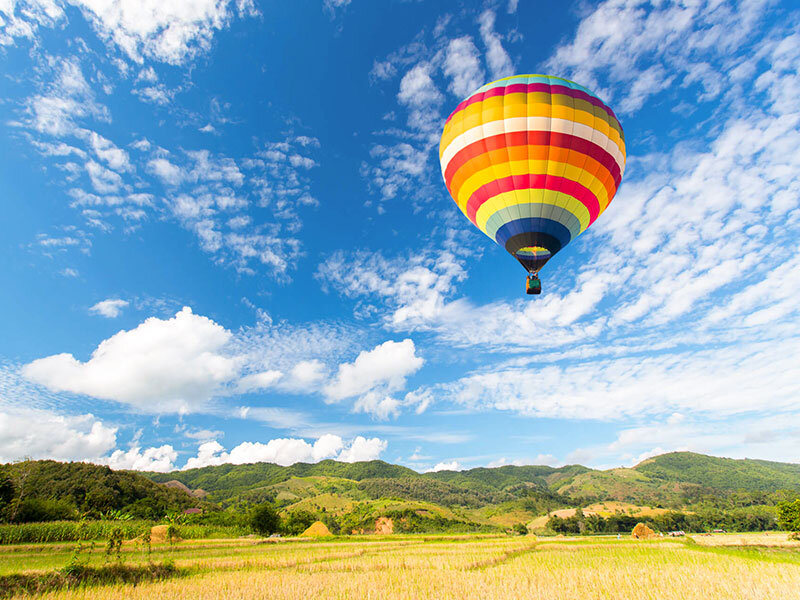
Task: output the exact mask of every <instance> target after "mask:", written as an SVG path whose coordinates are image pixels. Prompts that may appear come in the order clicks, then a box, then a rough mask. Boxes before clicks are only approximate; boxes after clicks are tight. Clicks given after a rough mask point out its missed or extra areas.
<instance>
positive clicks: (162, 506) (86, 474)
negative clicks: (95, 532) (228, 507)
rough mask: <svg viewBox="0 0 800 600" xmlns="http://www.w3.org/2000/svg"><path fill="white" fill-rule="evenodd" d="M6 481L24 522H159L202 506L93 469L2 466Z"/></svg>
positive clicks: (122, 474) (130, 477)
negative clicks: (117, 518) (109, 518)
mask: <svg viewBox="0 0 800 600" xmlns="http://www.w3.org/2000/svg"><path fill="white" fill-rule="evenodd" d="M0 478H2V479H3V480H4V481H6V482H7V483H8V484H10V487H11V488H13V492H14V495H15V496H16V499H17V500H18V502H17V503H16V504H15V505H14V508H13V510H14V512H15V514H16V517H17V518H19V519H21V520H51V519H55V518H73V517H76V516H79V515H83V516H89V517H97V516H101V515H104V514H105V513H108V512H109V511H118V510H123V509H124V510H125V511H127V512H128V514H130V515H131V516H133V517H138V518H157V517H160V516H161V515H164V514H166V513H168V512H175V511H182V510H184V509H186V508H191V507H197V506H200V505H202V502H201V501H200V500H198V499H197V498H194V497H192V496H191V495H189V494H186V493H185V492H183V491H181V490H179V489H174V488H170V487H165V486H163V485H158V484H157V483H155V482H153V481H151V480H149V479H148V478H146V477H144V476H143V475H141V474H140V473H135V472H130V471H113V470H112V469H110V468H108V467H104V466H100V465H94V464H89V463H60V462H56V461H53V460H37V461H24V462H19V463H15V464H11V465H2V467H0ZM0 504H2V503H0ZM0 509H3V507H2V506H0Z"/></svg>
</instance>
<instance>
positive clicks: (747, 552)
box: [44, 534, 800, 600]
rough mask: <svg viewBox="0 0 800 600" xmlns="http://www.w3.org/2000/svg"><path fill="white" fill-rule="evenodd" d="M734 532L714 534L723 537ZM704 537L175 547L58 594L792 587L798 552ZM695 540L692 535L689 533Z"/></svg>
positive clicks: (645, 593) (473, 593) (550, 598)
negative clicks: (136, 580) (136, 576)
mask: <svg viewBox="0 0 800 600" xmlns="http://www.w3.org/2000/svg"><path fill="white" fill-rule="evenodd" d="M725 537H729V538H730V539H732V540H733V539H735V538H736V537H737V536H715V537H714V538H707V539H722V538H725ZM738 537H740V538H741V537H747V539H752V540H757V539H758V538H759V537H767V538H772V537H774V538H775V540H774V541H775V543H776V544H777V543H778V541H779V540H778V538H782V540H783V544H781V545H782V546H783V548H779V549H778V548H770V549H763V548H762V549H759V548H757V547H755V542H753V544H750V545H749V546H747V548H746V549H743V550H739V549H735V548H709V547H704V546H696V545H691V544H686V543H682V542H676V541H671V540H655V541H634V540H630V539H627V540H620V541H617V540H616V539H608V538H604V539H598V538H561V539H549V540H539V541H536V539H535V538H533V537H515V538H489V539H487V538H466V539H448V538H442V539H432V538H427V539H426V538H417V537H408V538H390V539H385V540H381V541H376V540H374V539H373V540H371V541H365V540H359V539H355V540H352V541H346V542H342V541H338V542H310V543H281V544H259V545H255V544H248V545H242V546H231V547H230V548H228V549H227V550H226V551H227V555H225V556H213V557H197V558H196V559H194V561H193V559H192V557H191V553H188V552H187V553H186V554H185V556H184V555H182V556H181V557H180V559H179V560H178V561H177V562H178V564H179V566H185V567H190V568H191V569H192V572H193V574H191V575H189V576H188V577H185V578H181V579H175V580H171V581H166V582H160V583H149V584H144V585H139V586H137V587H135V588H133V587H122V586H113V587H105V588H91V589H84V590H74V591H63V592H59V593H53V594H49V595H46V596H44V598H52V599H58V600H67V599H73V598H74V599H77V598H87V599H90V600H112V599H113V600H116V599H117V598H123V597H124V598H131V599H142V600H145V599H147V600H150V599H166V598H178V599H187V600H188V599H192V600H195V599H197V600H200V599H212V598H213V599H217V598H220V599H231V600H233V599H242V600H244V599H248V600H249V599H251V598H265V599H266V598H275V599H296V598H321V599H344V598H358V599H361V598H364V599H375V600H400V599H403V600H406V599H408V600H411V599H414V600H424V599H445V598H447V599H450V598H453V599H459V600H461V599H464V600H472V599H474V600H479V599H480V600H500V599H510V598H513V599H517V598H526V599H527V598H531V599H539V598H541V599H547V600H559V599H565V600H566V599H569V600H573V599H581V600H584V599H585V600H601V599H603V600H611V599H613V600H628V599H630V600H634V599H635V600H640V599H641V600H647V599H653V600H655V599H659V600H662V599H663V600H684V599H686V598H692V599H693V598H703V599H709V600H724V599H734V598H735V599H741V598H747V599H748V600H749V599H753V600H757V599H762V598H763V599H768V598H769V599H773V598H797V597H800V592H799V591H798V590H800V552H797V551H795V550H792V549H791V548H792V545H788V544H787V543H786V536H785V535H778V534H770V535H769V536H738ZM698 542H701V539H698Z"/></svg>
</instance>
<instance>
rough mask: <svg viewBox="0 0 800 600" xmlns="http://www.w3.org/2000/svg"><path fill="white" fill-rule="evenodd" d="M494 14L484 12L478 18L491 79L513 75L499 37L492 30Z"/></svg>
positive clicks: (512, 69) (512, 67)
mask: <svg viewBox="0 0 800 600" xmlns="http://www.w3.org/2000/svg"><path fill="white" fill-rule="evenodd" d="M494 22H495V14H494V11H492V10H485V11H484V12H483V13H481V16H480V17H479V18H478V23H479V24H480V29H481V39H482V40H483V43H484V44H485V45H486V62H487V64H488V65H489V71H491V73H492V78H493V79H500V78H502V77H509V76H511V75H513V74H514V65H513V63H512V62H511V57H509V56H508V53H507V52H506V50H505V48H503V43H502V41H501V39H500V36H499V35H498V34H497V32H496V31H495V30H494Z"/></svg>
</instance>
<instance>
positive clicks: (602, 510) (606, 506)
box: [528, 500, 669, 529]
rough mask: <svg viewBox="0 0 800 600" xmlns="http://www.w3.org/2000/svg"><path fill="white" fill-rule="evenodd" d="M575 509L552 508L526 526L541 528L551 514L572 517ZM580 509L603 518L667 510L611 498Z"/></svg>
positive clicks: (636, 515)
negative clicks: (552, 509)
mask: <svg viewBox="0 0 800 600" xmlns="http://www.w3.org/2000/svg"><path fill="white" fill-rule="evenodd" d="M577 510H578V509H577V508H562V509H560V510H554V511H553V512H551V513H550V514H547V515H544V516H541V517H536V518H535V519H533V520H532V521H531V522H530V523H528V527H529V528H530V529H540V528H543V527H545V526H546V525H547V521H548V520H550V517H551V516H553V515H555V516H557V517H561V518H562V519H568V518H569V517H574V516H575V513H576V512H577ZM582 510H583V514H584V515H598V516H601V517H604V518H607V517H610V516H611V515H615V514H624V515H632V516H635V517H654V516H656V515H661V514H664V513H666V512H669V511H668V510H667V509H666V508H654V507H652V506H638V505H636V504H630V503H629V502H617V501H613V500H609V501H606V502H598V503H596V504H592V505H590V506H587V507H586V508H583V509H582Z"/></svg>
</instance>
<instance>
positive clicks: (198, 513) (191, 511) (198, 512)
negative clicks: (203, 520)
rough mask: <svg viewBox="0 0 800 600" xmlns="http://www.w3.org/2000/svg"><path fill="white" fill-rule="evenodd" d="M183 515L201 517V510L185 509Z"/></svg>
mask: <svg viewBox="0 0 800 600" xmlns="http://www.w3.org/2000/svg"><path fill="white" fill-rule="evenodd" d="M183 514H185V515H202V514H203V509H202V508H187V509H186V510H184V511H183Z"/></svg>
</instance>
